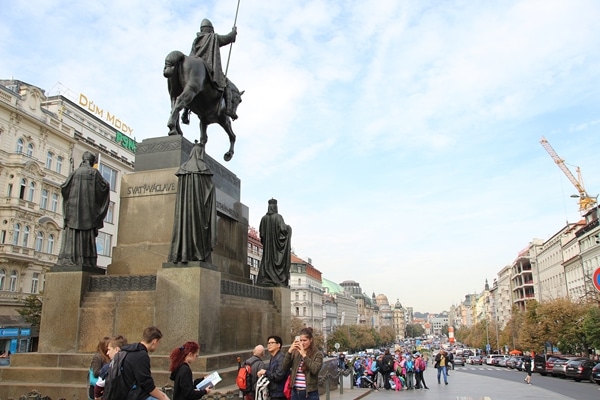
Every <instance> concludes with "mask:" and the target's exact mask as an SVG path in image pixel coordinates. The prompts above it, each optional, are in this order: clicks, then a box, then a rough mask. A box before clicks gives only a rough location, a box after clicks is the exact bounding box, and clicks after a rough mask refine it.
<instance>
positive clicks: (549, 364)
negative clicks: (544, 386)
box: [536, 356, 564, 376]
mask: <svg viewBox="0 0 600 400" xmlns="http://www.w3.org/2000/svg"><path fill="white" fill-rule="evenodd" d="M562 359H564V358H563V357H557V356H550V357H547V358H546V363H545V365H544V369H543V370H541V371H539V373H540V375H542V376H546V375H548V374H551V373H552V368H554V362H555V361H556V360H562ZM537 371H538V370H537V366H536V372H537Z"/></svg>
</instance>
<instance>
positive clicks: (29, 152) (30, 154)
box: [27, 143, 33, 157]
mask: <svg viewBox="0 0 600 400" xmlns="http://www.w3.org/2000/svg"><path fill="white" fill-rule="evenodd" d="M27 157H33V144H31V143H29V144H28V145H27Z"/></svg>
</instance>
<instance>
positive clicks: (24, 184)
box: [19, 178, 27, 200]
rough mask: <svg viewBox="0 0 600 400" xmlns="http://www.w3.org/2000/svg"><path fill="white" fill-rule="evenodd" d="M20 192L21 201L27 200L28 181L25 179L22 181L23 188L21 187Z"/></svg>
mask: <svg viewBox="0 0 600 400" xmlns="http://www.w3.org/2000/svg"><path fill="white" fill-rule="evenodd" d="M20 188H21V189H20V190H19V198H20V199H21V200H25V190H26V189H27V181H26V180H25V178H23V179H21V186H20Z"/></svg>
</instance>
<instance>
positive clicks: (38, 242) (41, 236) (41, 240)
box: [35, 232, 44, 251]
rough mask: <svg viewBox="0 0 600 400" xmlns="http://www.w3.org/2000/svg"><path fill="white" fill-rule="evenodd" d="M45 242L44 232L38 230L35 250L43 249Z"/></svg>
mask: <svg viewBox="0 0 600 400" xmlns="http://www.w3.org/2000/svg"><path fill="white" fill-rule="evenodd" d="M43 243H44V234H43V233H42V232H38V233H37V234H36V235H35V251H42V245H43Z"/></svg>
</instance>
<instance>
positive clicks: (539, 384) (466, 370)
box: [321, 365, 600, 400]
mask: <svg viewBox="0 0 600 400" xmlns="http://www.w3.org/2000/svg"><path fill="white" fill-rule="evenodd" d="M436 372H437V371H436V370H435V369H433V368H431V367H429V368H428V369H427V370H426V371H425V381H426V383H427V386H428V387H429V390H403V391H401V392H396V391H391V390H383V389H382V390H379V391H377V392H372V391H366V390H364V389H354V390H350V388H349V379H348V378H346V379H345V382H344V389H343V394H342V395H340V394H339V390H336V391H332V392H331V393H330V398H331V400H339V399H344V400H349V399H355V398H359V397H363V396H365V398H366V399H367V400H376V399H391V398H394V399H417V398H418V399H425V398H430V399H453V400H549V399H551V400H569V399H572V400H588V399H589V400H592V399H594V400H597V399H598V398H600V391H599V390H598V389H599V388H600V386H598V385H596V384H595V383H590V382H589V381H582V382H575V381H573V380H572V379H561V378H554V377H551V376H541V375H539V374H533V376H532V384H531V385H527V384H526V383H525V382H524V381H523V379H524V378H525V373H524V372H520V371H517V370H512V369H508V368H502V367H492V366H486V365H481V366H479V365H474V366H471V365H467V366H464V367H462V366H460V367H456V368H455V369H454V370H453V371H450V376H449V377H448V385H444V382H443V380H442V382H441V384H438V383H437V376H436ZM321 399H325V396H321Z"/></svg>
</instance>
